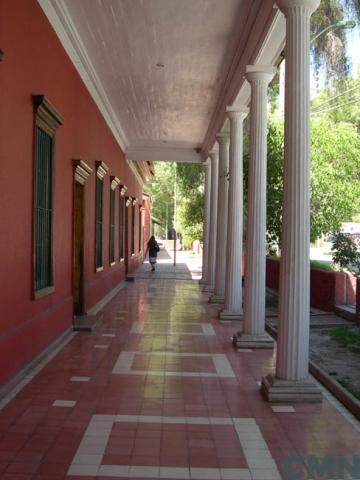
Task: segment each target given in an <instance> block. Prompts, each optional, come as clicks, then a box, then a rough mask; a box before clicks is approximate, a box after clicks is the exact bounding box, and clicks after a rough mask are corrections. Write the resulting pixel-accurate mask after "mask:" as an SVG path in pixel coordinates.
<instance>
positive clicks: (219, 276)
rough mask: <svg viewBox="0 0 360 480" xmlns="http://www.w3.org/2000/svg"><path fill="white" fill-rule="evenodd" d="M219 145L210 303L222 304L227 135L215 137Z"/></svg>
mask: <svg viewBox="0 0 360 480" xmlns="http://www.w3.org/2000/svg"><path fill="white" fill-rule="evenodd" d="M216 140H217V141H218V143H219V185H218V216H217V233H216V266H215V293H214V295H213V296H212V297H211V298H210V302H211V303H224V294H225V271H226V238H227V211H228V183H229V182H228V169H229V133H228V132H224V133H219V134H218V135H217V136H216Z"/></svg>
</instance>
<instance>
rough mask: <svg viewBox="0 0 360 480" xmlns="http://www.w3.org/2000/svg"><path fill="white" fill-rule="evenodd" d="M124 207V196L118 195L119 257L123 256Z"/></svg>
mask: <svg viewBox="0 0 360 480" xmlns="http://www.w3.org/2000/svg"><path fill="white" fill-rule="evenodd" d="M125 209H126V201H125V197H122V196H120V209H119V216H120V218H119V256H120V259H122V258H124V248H125Z"/></svg>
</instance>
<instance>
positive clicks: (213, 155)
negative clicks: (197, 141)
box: [209, 150, 219, 161]
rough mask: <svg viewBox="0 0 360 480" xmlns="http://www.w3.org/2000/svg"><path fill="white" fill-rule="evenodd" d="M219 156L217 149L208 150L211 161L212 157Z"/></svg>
mask: <svg viewBox="0 0 360 480" xmlns="http://www.w3.org/2000/svg"><path fill="white" fill-rule="evenodd" d="M218 156H219V152H218V151H217V150H210V152H209V159H210V160H211V161H213V160H214V159H217V158H218Z"/></svg>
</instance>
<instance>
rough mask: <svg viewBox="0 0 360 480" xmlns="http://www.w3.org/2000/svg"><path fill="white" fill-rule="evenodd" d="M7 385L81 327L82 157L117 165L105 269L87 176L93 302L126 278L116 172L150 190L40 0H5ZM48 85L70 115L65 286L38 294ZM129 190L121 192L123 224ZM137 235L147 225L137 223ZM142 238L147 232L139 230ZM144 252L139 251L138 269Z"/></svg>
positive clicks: (2, 201) (60, 228)
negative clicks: (37, 196) (77, 177)
mask: <svg viewBox="0 0 360 480" xmlns="http://www.w3.org/2000/svg"><path fill="white" fill-rule="evenodd" d="M0 47H1V49H2V50H3V51H4V58H3V61H2V62H1V63H0V91H1V94H0V164H1V174H0V218H1V229H0V245H1V250H0V264H1V268H0V285H1V290H0V304H1V321H0V384H2V383H3V382H6V381H7V380H8V379H9V378H10V377H11V376H12V375H14V374H15V373H16V372H17V371H19V370H20V369H21V368H22V367H24V365H25V364H26V363H27V362H29V361H30V360H31V359H32V358H33V357H34V356H35V355H36V354H38V353H39V352H40V351H42V350H43V349H44V347H45V346H46V345H48V344H49V343H50V342H51V341H53V340H54V339H56V338H57V337H58V336H59V335H60V334H61V333H62V332H64V331H65V330H66V329H68V328H69V327H70V326H71V322H72V312H73V301H72V233H73V232H72V214H73V169H72V159H74V158H76V159H82V160H83V161H85V162H86V163H87V164H88V165H89V166H90V167H91V168H93V170H94V169H95V161H96V160H102V161H103V162H105V163H106V164H107V165H108V166H109V169H110V170H109V175H107V176H106V177H105V180H104V231H103V232H104V233H103V235H104V238H103V245H104V251H103V264H104V270H103V271H102V272H99V273H95V266H94V256H95V252H94V240H95V214H94V212H95V198H94V194H95V174H94V172H93V174H92V175H91V176H90V178H89V179H88V181H87V184H86V218H85V229H86V233H85V289H86V290H85V297H86V302H85V303H86V307H87V308H89V307H90V306H92V305H93V304H94V303H95V302H96V301H98V300H99V299H100V298H101V297H102V296H103V295H104V294H105V293H106V292H108V291H109V289H111V288H112V287H113V286H114V285H115V284H116V283H117V282H119V281H120V280H121V279H122V278H123V277H124V264H123V263H121V262H120V261H119V255H118V243H119V242H118V232H117V233H116V235H117V237H116V241H115V247H116V251H115V255H116V264H115V265H114V266H113V267H110V265H109V251H108V248H109V241H108V238H109V237H108V230H109V213H108V212H109V197H110V175H116V176H118V177H119V178H120V180H121V183H125V184H126V185H127V186H128V192H127V193H128V195H131V196H133V197H138V198H139V199H141V198H142V188H141V186H140V185H139V183H138V182H137V181H136V179H135V177H134V175H133V174H132V172H131V171H130V170H129V168H128V167H127V165H126V163H125V161H124V155H123V152H122V151H121V149H120V147H119V146H118V144H117V142H116V141H115V139H114V137H113V135H112V133H111V131H110V129H109V128H108V127H107V125H106V123H105V122H104V120H103V117H102V115H101V114H100V112H99V110H98V108H97V107H96V105H95V103H94V102H93V100H92V99H91V97H90V95H89V93H88V91H87V89H86V88H85V86H84V84H83V83H82V81H81V79H80V77H79V75H78V74H77V72H76V70H75V68H74V67H73V65H72V63H71V61H70V60H69V58H68V57H67V54H66V53H65V51H64V49H63V48H62V46H61V44H60V42H59V40H58V38H57V36H56V35H55V33H54V31H53V29H52V27H51V26H50V24H49V22H48V20H47V18H46V17H45V15H44V14H43V12H42V10H41V8H40V6H39V5H38V3H37V1H36V0H16V1H13V0H0ZM33 94H44V95H46V96H47V97H48V99H49V100H50V101H51V102H52V103H53V105H54V106H55V108H56V109H57V110H58V111H59V113H60V114H61V115H62V116H63V117H64V125H63V126H61V127H60V128H59V129H58V131H57V134H56V153H55V172H56V173H55V185H54V207H55V217H54V281H55V292H54V293H52V294H51V295H48V296H45V297H43V298H41V299H39V300H34V299H33V281H32V278H33V168H34V161H33V160H34V159H33V148H34V115H33V108H32V95H33ZM118 208H119V192H118V191H117V192H116V212H115V218H116V230H118V218H119V214H118ZM135 234H136V236H137V235H138V230H135ZM135 245H138V241H137V240H136V239H135ZM140 261H141V253H139V252H137V253H136V254H135V256H134V257H133V258H131V262H130V266H129V267H130V270H132V269H134V268H135V267H136V266H137V265H138V263H139V262H140Z"/></svg>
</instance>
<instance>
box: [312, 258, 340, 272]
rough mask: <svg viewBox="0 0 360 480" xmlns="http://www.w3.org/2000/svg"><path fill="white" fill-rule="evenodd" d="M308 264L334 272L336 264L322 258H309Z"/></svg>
mask: <svg viewBox="0 0 360 480" xmlns="http://www.w3.org/2000/svg"><path fill="white" fill-rule="evenodd" d="M310 266H311V267H313V268H319V269H320V270H326V271H328V272H336V271H337V269H336V266H335V265H334V264H333V263H329V262H328V261H326V260H325V261H322V260H310Z"/></svg>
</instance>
